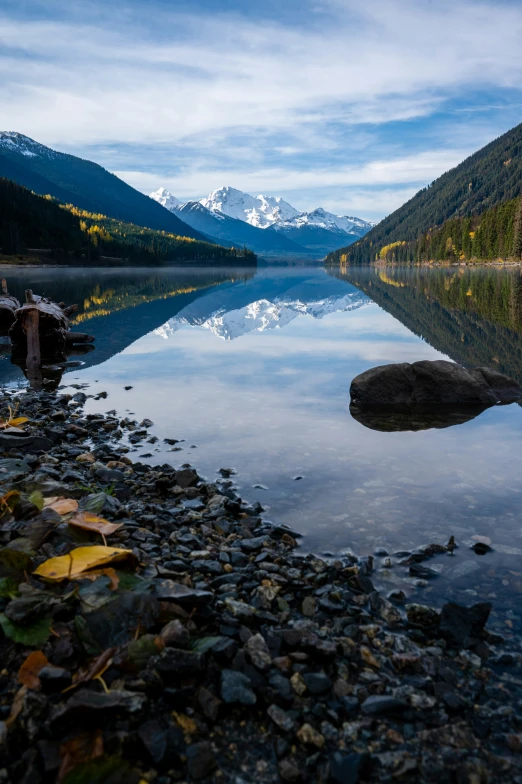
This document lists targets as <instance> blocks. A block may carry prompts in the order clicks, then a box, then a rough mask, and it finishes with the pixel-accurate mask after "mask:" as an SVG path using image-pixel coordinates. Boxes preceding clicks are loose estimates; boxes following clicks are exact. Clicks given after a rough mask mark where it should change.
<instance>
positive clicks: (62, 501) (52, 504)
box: [44, 496, 78, 515]
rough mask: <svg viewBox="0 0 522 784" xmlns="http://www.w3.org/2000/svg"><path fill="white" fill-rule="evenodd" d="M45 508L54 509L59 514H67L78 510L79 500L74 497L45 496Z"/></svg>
mask: <svg viewBox="0 0 522 784" xmlns="http://www.w3.org/2000/svg"><path fill="white" fill-rule="evenodd" d="M44 509H54V511H55V512H58V514H59V515H66V514H69V512H76V510H77V509H78V501H76V500H75V499H74V498H63V496H53V498H44Z"/></svg>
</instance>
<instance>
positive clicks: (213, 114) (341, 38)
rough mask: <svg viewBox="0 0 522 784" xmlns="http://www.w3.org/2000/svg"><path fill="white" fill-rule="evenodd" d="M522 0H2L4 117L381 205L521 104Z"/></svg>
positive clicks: (482, 140)
mask: <svg viewBox="0 0 522 784" xmlns="http://www.w3.org/2000/svg"><path fill="white" fill-rule="evenodd" d="M521 41H522V3H521V2H520V0H504V2H497V1H494V0H483V1H482V2H479V1H477V0H451V1H449V2H447V0H364V2H361V1H360V0H299V2H298V1H297V0H262V2H259V3H254V2H252V0H221V1H220V2H218V1H217V0H190V1H189V0H187V2H185V1H184V0H152V2H151V0H147V2H146V3H145V2H143V0H139V2H135V0H126V2H122V1H121V0H111V2H110V3H107V2H106V1H105V2H102V1H101V0H90V1H89V0H87V1H86V0H77V1H76V2H75V3H71V2H70V0H67V2H62V0H40V1H39V2H37V0H2V2H1V3H0V129H1V130H12V131H19V132H21V133H24V134H26V135H27V136H30V137H31V138H33V139H36V140H37V141H39V142H42V143H43V144H46V145H48V146H50V147H53V148H54V149H58V150H61V151H64V152H69V153H72V154H74V155H79V156H81V157H83V158H88V159H90V160H94V161H96V162H97V163H100V164H101V165H102V166H104V167H106V168H107V169H109V170H110V171H112V172H114V173H115V174H117V175H118V176H119V177H121V178H122V179H123V180H125V181H126V182H128V183H129V184H130V185H132V186H134V187H135V188H138V189H139V190H141V191H143V192H144V193H149V192H150V191H152V190H156V189H157V188H158V187H160V186H164V187H166V188H167V189H168V190H170V191H171V192H172V193H173V194H174V195H175V196H176V197H177V198H179V199H181V200H188V199H193V198H201V197H202V196H205V195H207V194H208V193H209V192H210V191H211V190H213V189H215V188H219V187H221V186H223V185H231V186H233V187H235V188H239V189H240V190H243V191H246V192H248V193H252V194H253V195H257V194H258V193H265V194H269V195H280V196H283V198H285V199H286V200H287V201H289V202H290V203H291V204H293V205H294V206H295V207H296V208H298V209H302V210H307V209H313V208H315V207H318V206H322V207H324V208H325V209H328V210H331V211H333V212H335V213H337V214H343V215H355V216H358V217H362V218H366V219H369V220H379V219H381V218H382V217H384V216H385V215H387V214H389V213H390V212H392V211H393V210H394V209H396V208H397V207H399V206H400V205H401V204H402V203H403V202H404V201H406V200H407V199H408V198H410V197H411V196H412V195H413V194H414V193H416V192H417V191H418V190H419V189H420V188H422V187H424V186H425V185H426V184H428V183H430V182H432V181H433V180H434V179H435V178H436V177H438V176H439V175H440V174H442V173H443V172H444V171H447V170H448V169H450V168H451V167H452V166H455V165H456V164H458V163H459V162H460V161H461V160H463V159H464V158H465V157H467V156H468V155H470V154H471V153H473V152H474V151H475V150H477V149H479V148H480V147H482V146H483V145H485V144H487V143H488V142H489V141H491V140H492V139H494V138H496V137H497V136H499V135H500V134H502V133H504V132H505V131H507V130H509V128H512V127H513V126H514V125H517V124H518V123H519V122H521V121H522V88H521V85H522V50H521V46H520V42H521Z"/></svg>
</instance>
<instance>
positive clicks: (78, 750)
mask: <svg viewBox="0 0 522 784" xmlns="http://www.w3.org/2000/svg"><path fill="white" fill-rule="evenodd" d="M102 756H103V736H102V732H101V730H94V732H82V733H81V735H76V737H74V738H71V740H68V741H65V743H62V744H61V745H60V757H61V758H62V764H61V766H60V770H59V772H58V778H57V782H58V784H59V782H61V781H63V779H64V778H65V777H66V775H67V774H68V773H69V772H70V771H71V770H73V769H74V768H76V767H78V766H79V765H85V764H86V763H87V762H90V760H93V759H95V758H96V757H102Z"/></svg>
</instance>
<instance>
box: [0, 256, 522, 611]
mask: <svg viewBox="0 0 522 784" xmlns="http://www.w3.org/2000/svg"><path fill="white" fill-rule="evenodd" d="M32 272H33V271H27V273H26V274H29V275H31V274H32ZM380 272H382V270H381V271H380ZM44 273H45V274H46V275H47V276H48V278H47V280H48V284H47V293H49V294H50V295H51V296H54V297H56V298H59V299H66V300H67V301H68V302H71V301H74V300H78V299H79V297H78V296H77V297H74V296H73V295H72V294H71V293H68V294H66V293H62V291H63V290H61V289H60V286H61V285H62V281H61V280H60V279H59V278H58V277H56V278H55V283H53V281H52V279H51V278H52V275H51V273H50V272H49V271H44V272H42V274H44ZM55 273H56V275H57V276H61V275H63V272H62V271H59V272H56V271H55ZM53 274H54V273H53ZM89 274H90V273H89ZM126 274H128V279H127V278H126V277H125V275H126ZM140 274H141V273H140ZM184 274H185V273H183V275H184ZM191 274H193V273H192V272H191ZM432 274H433V276H434V282H433V283H431V282H430V281H431V275H432ZM454 274H455V272H454V270H453V271H452V270H449V271H447V270H426V271H421V270H400V271H397V270H389V271H387V272H386V276H387V277H388V281H387V280H382V279H381V277H379V274H378V271H376V270H373V269H372V270H352V271H347V274H346V275H341V274H340V273H338V274H337V275H332V274H327V273H326V272H325V271H324V270H322V269H317V268H315V269H287V270H285V269H259V270H257V272H256V273H255V274H252V272H250V273H249V274H248V275H247V276H246V277H239V278H238V277H237V275H238V273H237V271H234V275H233V276H232V275H231V274H230V272H226V271H223V272H218V271H217V270H213V271H212V273H211V276H212V275H216V276H217V277H215V278H212V277H211V278H207V277H206V276H205V275H204V274H202V275H201V277H199V278H198V281H199V283H198V281H197V282H196V283H198V285H199V286H200V287H199V288H197V290H195V291H191V292H181V291H180V292H179V293H178V294H172V291H173V289H176V290H177V287H179V288H180V289H181V288H183V287H184V286H185V284H186V278H183V279H181V278H180V277H179V276H178V277H176V274H175V273H174V271H172V270H169V271H161V272H158V275H157V276H156V280H157V282H156V283H150V284H149V283H147V284H146V285H147V286H149V285H150V286H152V287H153V291H152V293H151V292H145V294H146V296H147V297H151V299H150V300H148V301H146V302H141V303H139V304H133V305H132V306H131V307H126V301H125V294H124V292H125V291H127V290H131V289H132V287H133V286H134V287H135V288H134V289H132V290H133V291H137V289H138V288H139V286H141V285H142V284H143V285H145V283H144V280H145V279H146V280H151V279H154V276H155V273H154V274H153V273H151V271H150V270H147V271H146V273H143V275H144V276H145V278H143V277H142V278H140V277H139V275H138V273H137V272H136V271H128V272H127V273H125V271H118V276H117V280H116V281H115V282H113V281H112V280H111V285H110V286H109V285H108V279H107V278H105V277H100V276H98V277H97V274H92V275H91V277H90V278H89V281H88V286H87V285H86V286H85V287H84V289H83V290H84V291H85V292H86V293H85V296H84V299H87V298H88V297H87V292H89V298H90V302H91V303H92V304H90V305H89V307H84V311H83V312H84V313H87V312H88V311H89V310H91V309H92V310H91V312H94V311H96V315H95V316H93V317H92V318H90V319H89V320H88V327H87V325H86V324H85V323H84V324H83V328H84V329H85V330H86V331H89V332H92V333H93V334H95V336H96V349H95V351H94V352H91V354H89V355H88V357H86V358H85V363H86V364H85V365H84V366H82V367H81V368H76V369H73V370H71V371H70V372H67V373H66V375H65V376H64V380H65V381H67V382H68V383H69V384H86V385H88V388H87V392H88V393H90V394H93V393H97V392H101V391H104V392H107V395H108V398H107V400H104V399H99V400H94V399H92V398H91V399H89V400H88V402H87V404H86V410H87V412H88V413H91V412H95V411H97V410H102V411H106V410H108V409H116V410H117V411H119V412H120V413H122V414H123V415H130V416H132V418H134V419H136V420H138V422H139V421H141V420H142V419H144V418H146V417H148V418H150V419H152V420H153V421H154V423H155V424H154V426H153V427H152V428H150V435H151V437H152V438H151V439H149V440H147V441H144V442H143V444H142V445H140V446H137V447H136V451H135V452H134V453H133V454H132V457H134V458H137V457H140V458H141V459H142V460H144V461H150V462H153V463H163V462H166V461H167V462H170V463H173V464H175V465H180V464H182V463H186V462H191V463H193V464H194V465H196V466H197V467H198V469H199V470H200V471H201V472H202V473H203V474H204V475H206V476H207V477H209V478H217V477H218V474H217V473H216V472H217V470H218V469H219V468H221V467H233V468H236V469H237V472H238V473H237V476H235V477H234V481H235V482H236V483H237V485H238V487H239V489H240V491H241V492H242V494H243V495H244V496H245V497H247V498H249V499H250V500H252V501H254V500H259V501H261V503H262V504H263V506H264V507H265V509H266V510H267V511H266V516H267V518H268V519H273V520H277V521H278V522H283V523H287V524H289V525H290V526H291V527H293V528H296V529H297V530H299V531H301V532H303V533H304V534H305V537H304V540H303V550H307V549H309V550H316V551H325V550H328V551H331V552H336V551H338V550H346V549H350V548H351V549H352V550H354V551H356V552H359V553H360V552H363V553H371V552H373V551H374V550H375V548H377V547H384V548H386V549H388V550H389V552H390V553H393V552H394V551H395V550H404V549H410V548H412V547H415V546H418V545H419V544H421V543H423V542H424V543H425V542H429V541H436V542H440V543H446V542H447V541H448V539H449V537H450V536H451V535H455V537H456V538H457V541H458V543H459V545H460V547H459V550H457V551H456V554H455V556H454V557H453V558H448V557H445V558H443V557H441V558H440V559H437V562H436V567H437V569H439V570H440V579H437V580H434V581H432V583H430V585H429V586H428V587H426V588H424V589H420V588H418V587H417V586H415V585H414V583H413V582H412V583H411V585H410V586H409V592H410V594H411V595H412V596H416V595H417V593H419V592H420V595H419V596H418V599H419V600H420V601H423V600H424V595H423V593H422V592H423V591H424V592H431V593H432V595H435V594H437V592H438V595H439V596H443V595H444V596H449V595H452V596H456V594H455V591H456V590H458V591H463V592H468V593H467V594H466V596H465V597H464V598H465V599H466V597H467V600H468V601H469V600H470V599H471V598H473V596H476V595H478V596H480V597H481V598H487V597H488V596H491V595H492V594H495V593H497V594H498V591H499V586H500V592H501V593H502V592H506V593H509V592H511V594H513V593H515V592H516V591H517V590H518V589H519V588H520V590H522V577H517V576H516V575H515V574H514V573H515V572H517V573H519V569H518V561H519V560H520V556H521V555H522V512H521V508H522V507H521V500H522V488H521V486H520V474H521V470H522V456H521V454H520V439H521V436H522V410H521V408H520V406H518V405H516V404H513V405H508V406H502V407H498V406H494V407H492V408H490V409H488V410H486V411H484V412H483V413H481V415H480V416H477V417H476V418H474V419H468V420H467V421H462V418H459V417H460V415H459V414H458V412H456V413H455V420H454V421H458V422H459V424H458V426H456V427H437V428H432V429H429V430H423V429H418V430H417V432H406V431H401V430H396V429H394V430H393V431H392V432H380V430H377V429H369V428H368V427H367V423H364V424H361V423H360V422H359V421H357V420H356V419H354V418H353V417H352V416H351V415H350V412H349V401H350V394H349V390H350V383H351V381H352V379H353V378H354V377H355V376H356V375H358V374H359V373H362V372H363V371H365V370H367V369H368V368H370V367H373V366H375V365H379V364H385V363H387V362H401V361H407V362H414V361H416V360H421V359H445V358H448V356H449V357H451V358H452V359H456V360H460V361H466V362H468V363H469V364H472V365H492V366H493V367H497V368H498V369H499V370H501V371H502V372H505V373H508V374H509V375H513V376H514V377H515V378H517V380H519V381H522V372H521V371H522V351H521V341H520V331H519V325H520V320H519V318H518V316H517V315H516V313H517V309H516V302H517V301H518V299H517V297H518V295H515V294H513V293H512V290H513V286H515V289H516V286H517V285H518V281H519V277H518V276H517V275H515V274H513V273H512V272H511V271H503V270H493V271H491V274H492V275H496V276H497V277H488V275H484V276H483V275H482V274H481V272H480V271H478V270H477V271H472V272H470V273H469V279H467V278H466V275H467V274H468V273H467V272H465V273H464V274H462V273H458V274H459V275H460V278H459V277H457V278H453V282H451V276H452V275H454ZM488 274H489V273H488ZM110 275H112V276H113V275H114V272H111V273H110ZM137 275H138V279H137V278H136V276H137ZM183 275H182V276H181V277H183ZM220 275H221V277H219V276H220ZM163 276H167V277H166V278H165V279H163ZM10 277H11V276H10ZM462 278H464V279H465V281H464V283H463V284H462V288H463V287H464V286H467V288H466V291H465V292H464V296H465V299H463V300H462V301H463V305H462V307H461V309H459V307H460V306H459V302H460V299H458V300H457V299H456V300H455V301H454V300H452V299H447V300H446V299H443V298H442V297H443V296H444V297H450V295H451V296H454V295H453V293H452V287H454V286H456V285H457V283H458V285H459V287H460V286H461V284H460V283H459V280H460V279H462ZM31 280H32V279H31ZM118 281H119V282H118ZM389 281H392V283H390V282H389ZM13 283H14V281H13V282H11V280H10V285H11V287H13ZM393 283H399V284H404V285H393ZM370 284H371V285H370ZM64 285H65V284H64ZM67 285H72V284H71V283H70V282H68V283H67ZM74 285H78V281H76V282H75V283H74ZM81 285H82V286H83V285H84V284H83V283H82V284H81ZM97 285H100V293H99V294H98V293H97V289H96V288H95V287H96V286H97ZM119 285H121V289H119V290H120V291H121V292H122V294H121V296H122V299H121V301H120V300H119V299H118V297H119V295H118V288H117V287H118V286H119ZM19 286H20V289H22V288H23V287H27V284H26V282H25V280H24V281H20V282H19ZM89 286H90V288H89ZM128 287H130V289H128ZM154 287H155V288H154ZM33 288H34V289H35V290H39V288H38V285H37V283H33ZM107 288H111V289H113V290H114V294H111V295H110V296H105V295H104V297H103V302H97V301H95V300H96V299H102V293H103V292H106V290H107ZM469 288H471V290H472V294H471V295H468V294H467V291H468V290H469ZM40 290H41V287H40ZM488 290H489V291H490V292H491V293H490V294H487V292H488ZM168 292H171V294H170V295H169V296H167V297H163V293H168ZM390 292H391V293H390ZM439 292H441V301H439V300H437V299H436V296H435V294H438V293H439ZM442 292H443V294H442ZM152 297H154V298H153V299H152ZM459 297H460V295H459ZM495 297H497V298H498V297H500V303H499V302H497V304H496V305H495V302H496V299H495ZM461 299H462V297H461ZM484 303H486V305H487V306H486V305H485V304H484ZM510 303H511V304H510ZM100 310H106V311H110V312H107V313H101V312H99V311H100ZM421 336H422V337H421ZM428 341H429V342H428ZM430 343H431V345H430ZM495 358H496V359H495ZM89 363H91V364H89ZM6 367H9V363H8V362H6V361H5V360H0V372H1V373H2V374H4V371H5V369H6ZM11 372H12V371H11ZM3 379H4V383H5V380H6V379H7V380H9V375H8V374H6V375H3ZM11 379H12V376H11ZM128 387H132V389H128ZM73 389H76V388H73ZM452 416H453V414H452ZM374 424H375V423H374ZM439 424H440V422H439ZM155 437H156V438H157V439H158V441H156V442H154V438H155ZM165 438H170V439H172V438H176V439H180V440H181V439H184V440H182V441H180V443H178V444H177V445H176V447H175V448H181V451H177V452H172V451H171V449H172V447H171V445H170V444H168V443H166V442H165V441H164V440H163V439H165ZM298 477H301V478H299V479H298ZM473 537H489V538H490V540H491V546H492V547H493V552H492V553H488V555H486V556H484V557H479V556H477V555H476V554H475V552H474V551H472V550H470V549H469V548H470V547H471V545H472V544H473V543H474V541H475V540H474V539H473ZM461 564H466V565H465V566H461ZM430 565H431V563H430ZM459 569H460V571H459ZM462 570H463V571H462ZM382 579H384V575H383V578H382ZM400 579H402V578H400V569H399V568H395V567H394V568H393V569H390V570H389V571H388V573H387V575H386V580H387V581H388V582H389V583H390V585H394V584H395V583H397V582H400ZM517 586H518V587H517ZM469 592H471V593H469ZM473 592H474V593H473ZM426 598H427V597H426ZM510 611H511V610H510Z"/></svg>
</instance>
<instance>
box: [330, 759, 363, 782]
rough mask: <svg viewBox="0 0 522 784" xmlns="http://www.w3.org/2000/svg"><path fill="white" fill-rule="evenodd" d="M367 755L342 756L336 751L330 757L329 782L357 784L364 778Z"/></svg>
mask: <svg viewBox="0 0 522 784" xmlns="http://www.w3.org/2000/svg"><path fill="white" fill-rule="evenodd" d="M369 763H370V755H369V754H343V753H342V752H340V751H336V752H335V753H334V754H332V756H331V757H330V780H331V781H332V782H334V784H358V782H360V781H361V780H362V779H363V778H366V773H367V772H368V768H369Z"/></svg>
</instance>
